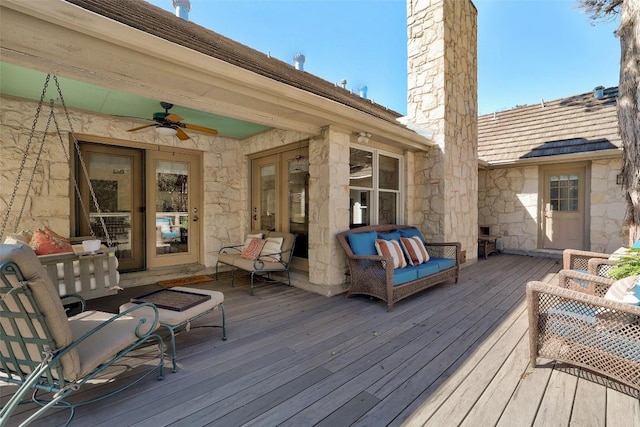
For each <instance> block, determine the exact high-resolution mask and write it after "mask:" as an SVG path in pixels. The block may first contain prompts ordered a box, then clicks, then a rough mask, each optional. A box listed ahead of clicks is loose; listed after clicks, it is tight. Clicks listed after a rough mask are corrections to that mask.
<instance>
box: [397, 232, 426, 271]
mask: <svg viewBox="0 0 640 427" xmlns="http://www.w3.org/2000/svg"><path fill="white" fill-rule="evenodd" d="M400 242H402V248H403V249H404V253H405V254H407V259H408V260H409V264H411V265H420V264H422V263H424V262H427V261H429V254H428V253H427V250H426V249H425V247H424V244H423V243H422V240H420V238H419V237H417V236H414V237H402V238H400Z"/></svg>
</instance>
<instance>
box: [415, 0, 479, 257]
mask: <svg viewBox="0 0 640 427" xmlns="http://www.w3.org/2000/svg"><path fill="white" fill-rule="evenodd" d="M407 25H408V73H409V75H408V102H407V110H408V111H407V116H408V117H409V120H410V121H411V122H413V123H415V124H417V125H418V126H420V127H423V128H427V129H430V130H432V131H433V141H434V142H436V143H437V147H432V148H430V149H429V151H428V152H427V153H420V154H417V155H416V156H415V168H414V180H415V186H416V191H415V200H414V207H415V208H414V209H415V211H414V212H411V213H410V214H409V218H410V219H412V220H414V221H413V222H414V223H415V224H416V225H418V226H419V227H420V228H421V229H422V230H423V232H424V233H425V235H426V236H425V237H427V238H428V239H431V240H433V241H459V242H461V243H462V248H463V250H466V251H467V257H468V258H471V259H473V258H477V235H478V154H477V153H478V150H477V141H478V137H477V134H478V127H477V111H478V106H477V105H478V103H477V10H476V8H475V6H474V5H473V3H472V2H471V0H408V1H407Z"/></svg>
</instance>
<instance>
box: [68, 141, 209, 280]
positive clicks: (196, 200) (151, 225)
mask: <svg viewBox="0 0 640 427" xmlns="http://www.w3.org/2000/svg"><path fill="white" fill-rule="evenodd" d="M81 153H82V158H83V160H84V162H85V165H86V168H87V171H88V174H89V179H90V182H91V186H89V185H88V184H87V182H86V180H85V179H84V178H82V170H81V169H82V168H81V165H80V163H79V162H77V163H78V164H77V167H76V170H77V173H76V175H77V176H78V178H77V179H76V181H77V182H78V187H79V189H80V194H81V197H80V199H79V200H78V201H77V202H76V206H75V216H76V218H77V227H78V234H79V235H81V236H88V235H90V234H91V232H92V231H91V230H93V233H95V235H96V236H97V237H98V238H100V239H101V240H102V241H103V243H107V242H108V241H109V240H110V241H111V243H112V244H113V245H115V246H116V248H117V251H116V256H117V257H118V262H119V267H118V269H119V270H120V271H135V270H143V269H145V268H153V267H161V266H171V265H180V264H191V263H196V262H198V261H199V259H200V250H201V249H200V224H201V220H200V218H201V216H202V212H201V206H202V190H201V186H202V180H201V176H200V175H201V169H202V160H201V157H200V156H199V155H197V154H188V153H175V152H164V151H158V150H153V149H151V150H144V149H135V148H124V147H118V146H113V145H105V144H92V143H82V144H81ZM93 195H95V199H96V200H97V202H98V207H99V210H100V213H98V209H97V208H96V207H95V204H94V202H93ZM85 212H86V213H85ZM87 218H88V219H87ZM103 223H104V227H103V225H102V224H103ZM105 228H106V230H107V231H106V233H105V232H104V229H105Z"/></svg>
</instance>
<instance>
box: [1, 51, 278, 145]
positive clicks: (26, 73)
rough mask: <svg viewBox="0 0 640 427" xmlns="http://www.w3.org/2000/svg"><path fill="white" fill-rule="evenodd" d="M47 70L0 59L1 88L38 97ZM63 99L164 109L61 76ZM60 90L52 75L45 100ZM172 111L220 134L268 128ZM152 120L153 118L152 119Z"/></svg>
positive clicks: (144, 113)
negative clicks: (24, 66)
mask: <svg viewBox="0 0 640 427" xmlns="http://www.w3.org/2000/svg"><path fill="white" fill-rule="evenodd" d="M46 77H47V76H46V74H45V73H41V72H39V71H35V70H30V69H28V68H23V67H20V66H17V65H13V64H9V63H6V62H0V92H1V93H2V94H6V95H12V96H16V97H20V98H27V99H33V100H36V101H38V100H39V99H40V96H41V95H42V88H43V86H44V82H45V80H46ZM58 82H59V83H60V90H61V92H62V96H63V97H64V101H65V103H66V104H67V106H68V107H70V108H77V109H80V110H85V111H90V112H95V113H102V114H107V115H114V116H124V117H131V118H143V119H145V118H148V119H151V117H153V113H156V112H162V111H164V110H163V109H162V107H161V106H160V101H161V100H156V99H150V98H144V97H141V96H136V95H132V94H128V93H124V92H118V91H114V90H110V89H105V88H102V87H99V86H94V85H90V84H87V83H82V82H78V81H75V80H70V79H66V78H63V77H58ZM58 98H59V96H58V91H57V89H56V86H55V83H54V81H53V79H51V80H50V82H49V86H48V88H47V94H46V96H45V100H46V102H49V100H50V99H54V100H55V102H56V103H59V100H58ZM171 112H172V113H174V114H177V115H179V116H181V117H182V118H183V119H184V120H183V121H184V122H185V123H191V124H194V125H200V126H205V127H209V128H213V129H216V130H217V131H218V134H219V135H220V136H224V137H229V138H237V139H244V138H247V137H249V136H251V135H255V134H257V133H260V132H263V131H264V130H266V129H269V127H267V126H262V125H258V124H255V123H250V122H245V121H242V120H236V119H231V118H228V117H224V116H218V115H216V114H211V113H206V112H203V111H199V110H193V109H191V108H186V107H181V106H179V105H175V106H174V107H173V108H172V109H171ZM149 123H151V122H149Z"/></svg>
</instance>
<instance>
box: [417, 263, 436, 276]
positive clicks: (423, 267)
mask: <svg viewBox="0 0 640 427" xmlns="http://www.w3.org/2000/svg"><path fill="white" fill-rule="evenodd" d="M416 268H417V269H418V277H427V276H431V275H432V274H435V273H437V272H438V271H440V269H439V268H438V262H437V261H431V260H429V261H427V262H425V263H422V264H420V265H417V266H416Z"/></svg>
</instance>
